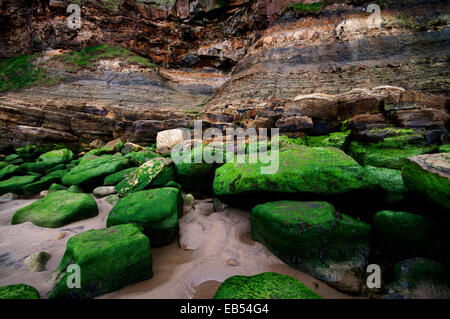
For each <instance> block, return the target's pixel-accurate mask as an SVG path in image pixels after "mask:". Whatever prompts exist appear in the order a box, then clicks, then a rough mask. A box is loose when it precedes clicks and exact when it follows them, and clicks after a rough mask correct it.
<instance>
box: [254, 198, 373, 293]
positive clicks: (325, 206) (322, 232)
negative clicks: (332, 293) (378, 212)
mask: <svg viewBox="0 0 450 319" xmlns="http://www.w3.org/2000/svg"><path fill="white" fill-rule="evenodd" d="M251 231H252V236H253V239H254V240H256V241H259V242H261V243H262V244H264V245H265V246H266V247H267V248H269V250H270V251H271V252H272V253H274V254H275V255H276V256H278V257H279V258H280V259H281V260H282V261H284V262H285V263H287V264H289V265H291V266H293V267H295V268H297V269H299V270H301V271H303V272H306V273H309V274H310V275H312V276H314V277H317V278H319V279H320V280H322V281H324V282H326V283H328V284H329V285H331V286H333V287H336V288H337V289H340V290H343V291H346V292H352V293H359V292H360V291H361V287H362V284H363V277H364V274H365V266H366V264H367V260H368V256H369V231H370V226H369V225H368V224H366V223H364V222H362V221H357V220H355V219H353V218H351V217H349V216H347V215H343V214H342V215H340V214H337V213H336V212H335V210H334V207H333V205H331V204H329V203H327V202H295V201H278V202H269V203H265V204H261V205H258V206H256V207H254V208H253V209H252V211H251Z"/></svg>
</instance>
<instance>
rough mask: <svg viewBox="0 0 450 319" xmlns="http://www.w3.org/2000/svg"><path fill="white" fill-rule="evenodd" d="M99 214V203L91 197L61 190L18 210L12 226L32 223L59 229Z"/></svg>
mask: <svg viewBox="0 0 450 319" xmlns="http://www.w3.org/2000/svg"><path fill="white" fill-rule="evenodd" d="M97 214H98V207H97V203H96V202H95V200H94V199H93V198H92V197H91V196H89V195H88V194H79V193H73V192H69V191H65V190H61V191H56V192H52V193H50V194H48V195H47V196H45V197H43V198H41V199H39V200H37V201H35V202H34V203H32V204H30V205H28V206H25V207H22V208H20V209H19V210H17V211H16V213H15V214H14V216H13V218H12V221H11V224H13V225H15V224H21V223H25V222H32V223H33V224H34V225H36V226H41V227H48V228H57V227H61V226H64V225H67V224H70V223H73V222H75V221H77V220H81V219H86V218H90V217H93V216H96V215H97Z"/></svg>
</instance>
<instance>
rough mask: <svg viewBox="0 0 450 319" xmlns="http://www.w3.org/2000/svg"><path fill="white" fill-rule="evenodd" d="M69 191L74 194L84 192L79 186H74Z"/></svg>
mask: <svg viewBox="0 0 450 319" xmlns="http://www.w3.org/2000/svg"><path fill="white" fill-rule="evenodd" d="M67 190H68V191H69V192H72V193H83V190H82V189H81V188H80V187H79V186H77V185H72V186H70V187H69V188H68V189H67Z"/></svg>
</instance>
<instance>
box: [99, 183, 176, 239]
mask: <svg viewBox="0 0 450 319" xmlns="http://www.w3.org/2000/svg"><path fill="white" fill-rule="evenodd" d="M182 205H183V200H182V197H181V192H180V190H178V189H177V188H172V187H163V188H155V189H150V190H143V191H139V192H135V193H132V194H130V195H128V196H126V197H124V198H122V199H120V200H119V202H118V203H117V204H115V206H114V208H113V209H112V210H111V212H110V213H109V216H108V220H107V222H106V225H107V227H110V226H114V225H119V224H128V223H132V224H136V225H138V226H140V227H142V229H143V233H144V234H145V235H147V236H148V237H149V238H150V243H151V245H152V247H157V246H162V245H166V244H169V243H171V242H172V241H173V239H174V238H175V236H176V234H177V231H178V214H179V213H180V212H181V208H182Z"/></svg>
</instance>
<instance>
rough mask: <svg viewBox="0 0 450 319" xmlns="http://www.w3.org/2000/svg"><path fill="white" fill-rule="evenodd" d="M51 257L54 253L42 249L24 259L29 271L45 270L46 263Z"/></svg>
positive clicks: (26, 268)
mask: <svg viewBox="0 0 450 319" xmlns="http://www.w3.org/2000/svg"><path fill="white" fill-rule="evenodd" d="M51 257H52V255H50V254H49V253H46V252H45V251H40V252H37V253H35V254H33V255H30V256H28V257H27V258H25V260H24V261H23V262H24V264H25V270H26V271H29V272H41V271H45V264H46V263H47V261H48V260H49V259H50V258H51Z"/></svg>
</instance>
